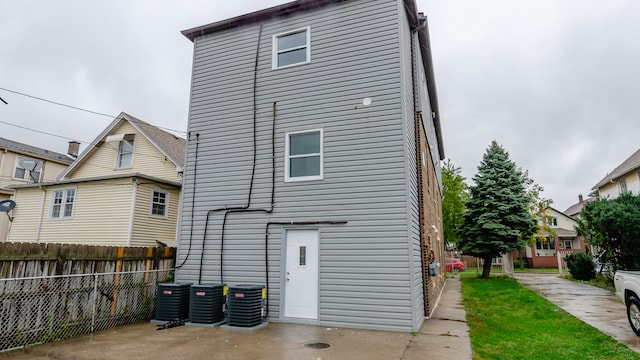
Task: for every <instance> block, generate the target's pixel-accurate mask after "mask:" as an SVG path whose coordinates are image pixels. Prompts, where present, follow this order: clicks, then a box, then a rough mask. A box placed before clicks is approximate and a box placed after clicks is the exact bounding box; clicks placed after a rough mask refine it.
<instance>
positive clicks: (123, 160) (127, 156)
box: [116, 134, 135, 169]
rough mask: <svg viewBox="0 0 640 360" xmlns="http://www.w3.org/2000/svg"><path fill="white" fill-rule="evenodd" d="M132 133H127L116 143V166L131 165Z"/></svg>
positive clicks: (126, 166)
mask: <svg viewBox="0 0 640 360" xmlns="http://www.w3.org/2000/svg"><path fill="white" fill-rule="evenodd" d="M134 136H135V135H134V134H127V135H125V136H124V138H123V139H122V140H120V143H119V145H118V159H117V162H116V168H118V169H123V168H130V167H131V166H133V138H134Z"/></svg>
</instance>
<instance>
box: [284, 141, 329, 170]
mask: <svg viewBox="0 0 640 360" xmlns="http://www.w3.org/2000/svg"><path fill="white" fill-rule="evenodd" d="M322 153H323V146H322V129H320V130H309V131H301V132H292V133H287V135H286V144H285V166H284V167H285V174H284V181H305V180H321V179H322V178H323V176H324V174H323V154H322Z"/></svg>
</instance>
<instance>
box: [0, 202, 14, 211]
mask: <svg viewBox="0 0 640 360" xmlns="http://www.w3.org/2000/svg"><path fill="white" fill-rule="evenodd" d="M14 207H16V202H15V201H13V200H2V201H0V212H9V211H11V210H13V208H14Z"/></svg>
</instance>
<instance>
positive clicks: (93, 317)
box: [91, 273, 98, 333]
mask: <svg viewBox="0 0 640 360" xmlns="http://www.w3.org/2000/svg"><path fill="white" fill-rule="evenodd" d="M97 302H98V274H97V273H94V274H93V310H92V311H91V333H93V332H94V331H95V329H96V315H97V314H96V312H97V311H98V310H97V309H96V307H97V305H96V303H97Z"/></svg>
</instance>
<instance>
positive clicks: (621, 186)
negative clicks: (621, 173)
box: [618, 178, 627, 195]
mask: <svg viewBox="0 0 640 360" xmlns="http://www.w3.org/2000/svg"><path fill="white" fill-rule="evenodd" d="M618 192H619V193H620V195H622V194H626V193H627V179H624V178H623V179H620V182H619V183H618Z"/></svg>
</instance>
